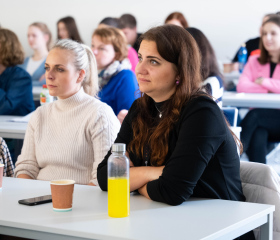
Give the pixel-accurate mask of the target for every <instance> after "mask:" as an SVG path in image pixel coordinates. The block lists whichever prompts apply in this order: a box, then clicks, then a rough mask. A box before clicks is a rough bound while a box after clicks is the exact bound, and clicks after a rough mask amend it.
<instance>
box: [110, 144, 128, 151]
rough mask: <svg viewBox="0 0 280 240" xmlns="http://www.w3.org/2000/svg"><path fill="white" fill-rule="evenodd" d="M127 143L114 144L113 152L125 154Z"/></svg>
mask: <svg viewBox="0 0 280 240" xmlns="http://www.w3.org/2000/svg"><path fill="white" fill-rule="evenodd" d="M125 147H126V146H125V143H114V144H113V146H112V152H125Z"/></svg>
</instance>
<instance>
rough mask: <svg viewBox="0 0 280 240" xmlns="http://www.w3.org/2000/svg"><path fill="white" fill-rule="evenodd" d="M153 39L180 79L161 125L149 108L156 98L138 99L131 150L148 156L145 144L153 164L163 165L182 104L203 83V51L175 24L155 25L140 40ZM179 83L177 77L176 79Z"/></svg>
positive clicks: (165, 105) (193, 95)
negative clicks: (155, 123) (170, 136)
mask: <svg viewBox="0 0 280 240" xmlns="http://www.w3.org/2000/svg"><path fill="white" fill-rule="evenodd" d="M142 40H147V41H153V42H155V43H156V45H157V50H158V52H159V54H160V56H161V57H163V58H164V59H165V60H166V61H168V62H170V63H173V64H174V66H175V67H176V71H177V75H178V76H179V78H180V82H179V84H178V85H177V87H176V90H175V93H174V94H173V95H172V96H171V98H170V100H169V101H166V102H165V104H164V109H165V111H164V112H163V118H162V120H161V121H160V123H159V124H158V125H157V126H154V119H153V117H152V116H151V113H150V111H149V109H150V106H151V103H152V101H153V100H152V99H151V98H150V97H149V96H147V95H146V94H145V93H141V97H140V99H138V100H137V108H138V111H137V112H138V113H139V114H138V115H137V117H136V119H135V121H134V122H133V124H132V128H133V140H132V141H131V142H130V144H129V146H128V151H129V152H131V151H133V152H134V153H136V155H138V156H139V157H143V156H144V147H145V145H149V146H150V148H151V149H156V151H151V163H152V165H154V166H160V165H162V164H163V162H164V159H165V157H166V155H167V153H168V138H169V133H170V131H171V129H172V128H173V126H174V124H175V123H176V122H177V121H178V119H179V115H180V110H181V108H182V106H183V105H184V104H185V103H186V102H188V101H189V100H190V99H192V98H193V97H195V96H199V95H202V94H200V93H199V89H200V88H199V87H200V85H201V81H202V79H201V74H200V53H199V49H198V46H197V44H196V42H195V40H194V39H193V37H192V36H191V35H190V34H189V33H188V32H187V31H186V30H185V29H183V28H181V27H178V26H175V25H164V26H160V27H155V28H152V29H150V30H149V31H147V32H146V33H144V34H143V35H142V36H141V39H140V41H142ZM174 84H175V79H174Z"/></svg>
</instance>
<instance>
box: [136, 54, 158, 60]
mask: <svg viewBox="0 0 280 240" xmlns="http://www.w3.org/2000/svg"><path fill="white" fill-rule="evenodd" d="M138 56H140V57H142V55H141V53H139V52H138ZM147 58H156V59H158V60H159V61H161V59H160V58H158V57H156V56H147Z"/></svg>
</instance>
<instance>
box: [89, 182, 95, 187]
mask: <svg viewBox="0 0 280 240" xmlns="http://www.w3.org/2000/svg"><path fill="white" fill-rule="evenodd" d="M88 185H89V186H96V185H95V184H94V183H92V182H90V183H89V184H88Z"/></svg>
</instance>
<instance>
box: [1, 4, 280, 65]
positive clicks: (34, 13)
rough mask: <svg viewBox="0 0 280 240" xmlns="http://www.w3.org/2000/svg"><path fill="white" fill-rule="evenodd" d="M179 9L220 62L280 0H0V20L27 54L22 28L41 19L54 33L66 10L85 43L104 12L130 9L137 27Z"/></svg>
mask: <svg viewBox="0 0 280 240" xmlns="http://www.w3.org/2000/svg"><path fill="white" fill-rule="evenodd" d="M173 11H181V12H182V13H183V14H184V15H185V16H186V18H187V20H188V22H189V23H190V25H191V26H192V27H197V28H199V29H200V30H202V31H203V32H204V34H205V35H206V36H207V37H208V39H209V40H210V42H211V43H212V45H213V47H214V49H215V51H216V54H217V57H218V59H219V60H220V61H223V62H225V61H229V60H228V59H231V58H232V57H233V55H234V54H235V52H236V51H237V49H238V47H239V45H240V44H241V43H242V42H244V41H246V40H248V39H249V38H253V37H256V36H257V35H258V34H259V26H260V24H261V18H262V17H263V15H265V14H266V13H271V12H276V11H280V4H279V0H265V1H264V0H234V1H227V0H170V1H166V0H137V1H135V0H130V1H128V0H118V1H117V0H99V1H98V0H0V24H1V26H2V27H3V28H8V29H11V30H12V31H14V32H15V33H16V34H17V35H18V37H19V38H20V41H21V43H22V44H23V47H24V49H25V52H26V54H27V55H30V54H31V53H32V51H31V49H30V48H29V46H28V43H27V37H26V35H27V28H28V25H29V24H31V23H32V22H34V21H42V22H45V23H46V24H47V25H48V26H49V28H50V29H51V31H52V33H53V37H54V38H56V22H57V20H58V19H59V18H62V17H65V16H67V15H71V16H73V17H74V18H75V19H76V22H77V25H78V28H79V31H80V34H81V36H82V39H83V40H84V41H85V43H86V44H87V45H90V42H91V34H92V32H93V30H94V28H95V27H96V26H97V24H98V22H99V21H101V20H102V19H103V18H104V17H107V16H112V17H119V16H120V15H121V14H123V13H131V14H133V15H134V16H135V17H136V19H137V21H138V31H139V32H144V31H146V30H147V29H149V28H150V27H153V26H157V25H160V24H162V23H163V22H164V20H165V18H166V17H167V15H168V14H169V13H171V12H173Z"/></svg>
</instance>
